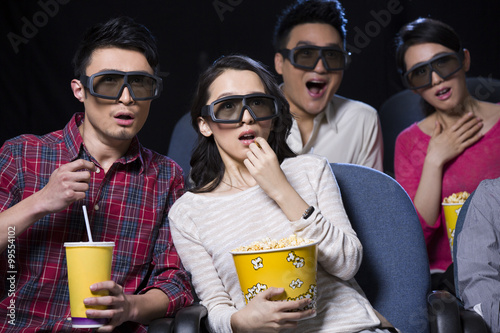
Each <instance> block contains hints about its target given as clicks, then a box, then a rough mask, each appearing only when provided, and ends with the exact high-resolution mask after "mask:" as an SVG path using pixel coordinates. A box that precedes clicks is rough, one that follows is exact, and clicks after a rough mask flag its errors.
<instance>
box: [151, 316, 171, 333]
mask: <svg viewBox="0 0 500 333" xmlns="http://www.w3.org/2000/svg"><path fill="white" fill-rule="evenodd" d="M173 329H174V318H158V319H155V320H152V321H151V322H150V323H149V326H148V333H171V332H173Z"/></svg>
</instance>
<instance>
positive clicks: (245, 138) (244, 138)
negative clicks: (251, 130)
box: [238, 134, 255, 141]
mask: <svg viewBox="0 0 500 333" xmlns="http://www.w3.org/2000/svg"><path fill="white" fill-rule="evenodd" d="M238 139H239V140H241V141H249V140H254V139H255V135H253V134H243V135H242V136H240V137H239V138H238Z"/></svg>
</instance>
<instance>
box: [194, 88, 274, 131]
mask: <svg viewBox="0 0 500 333" xmlns="http://www.w3.org/2000/svg"><path fill="white" fill-rule="evenodd" d="M256 97H264V98H268V99H271V100H272V101H273V103H274V113H273V114H272V115H269V116H266V117H257V115H256V114H255V113H254V112H253V111H252V108H251V107H250V106H249V105H248V104H247V100H248V99H251V98H256ZM233 99H241V100H242V104H243V105H242V108H241V111H240V116H239V117H238V118H237V119H218V118H216V117H215V112H214V106H215V105H216V104H219V103H222V102H224V101H228V100H233ZM279 109H280V103H279V102H278V99H277V98H276V97H274V96H272V95H268V94H261V93H257V94H249V95H232V96H227V97H223V98H220V99H218V100H216V101H213V102H212V103H210V104H209V105H205V106H203V107H202V108H201V115H202V116H204V117H205V116H210V117H211V118H212V120H213V122H215V123H223V124H236V123H239V122H241V120H242V119H243V113H244V112H245V110H248V112H249V113H250V115H251V116H252V118H253V119H254V120H255V121H262V120H268V119H272V118H275V117H277V116H278V114H279Z"/></svg>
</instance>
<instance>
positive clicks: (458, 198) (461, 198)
mask: <svg viewBox="0 0 500 333" xmlns="http://www.w3.org/2000/svg"><path fill="white" fill-rule="evenodd" d="M469 195H470V193H469V192H467V191H462V192H458V193H453V194H452V195H450V196H449V197H446V198H444V199H443V203H461V204H463V203H464V202H465V200H467V198H468V197H469Z"/></svg>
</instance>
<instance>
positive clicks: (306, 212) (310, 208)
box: [302, 206, 314, 220]
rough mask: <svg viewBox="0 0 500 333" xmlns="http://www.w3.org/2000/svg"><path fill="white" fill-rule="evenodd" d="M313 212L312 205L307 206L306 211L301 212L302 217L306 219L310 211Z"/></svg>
mask: <svg viewBox="0 0 500 333" xmlns="http://www.w3.org/2000/svg"><path fill="white" fill-rule="evenodd" d="M313 212H314V207H313V206H309V207H308V208H307V209H306V211H305V212H304V214H302V218H303V219H304V220H305V219H308V218H309V216H311V215H312V213H313Z"/></svg>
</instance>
